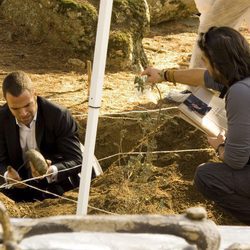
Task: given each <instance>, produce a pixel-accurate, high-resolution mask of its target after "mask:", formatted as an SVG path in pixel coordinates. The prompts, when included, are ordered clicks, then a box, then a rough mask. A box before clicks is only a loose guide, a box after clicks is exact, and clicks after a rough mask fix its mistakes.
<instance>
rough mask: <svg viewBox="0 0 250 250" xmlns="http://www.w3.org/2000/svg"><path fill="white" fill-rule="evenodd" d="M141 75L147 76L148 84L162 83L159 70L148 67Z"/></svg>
mask: <svg viewBox="0 0 250 250" xmlns="http://www.w3.org/2000/svg"><path fill="white" fill-rule="evenodd" d="M141 74H142V75H147V76H148V82H150V83H160V82H162V81H163V79H162V76H161V70H160V69H156V68H152V67H148V68H146V69H145V70H144V71H143V72H142V73H141Z"/></svg>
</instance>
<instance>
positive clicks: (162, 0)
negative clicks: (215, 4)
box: [147, 0, 206, 25]
mask: <svg viewBox="0 0 250 250" xmlns="http://www.w3.org/2000/svg"><path fill="white" fill-rule="evenodd" d="M204 1H206V0H204ZM147 2H148V5H149V9H150V17H151V24H153V25H154V24H158V23H162V22H166V21H170V20H177V19H179V18H184V17H188V16H190V15H191V14H196V13H197V12H198V11H197V9H196V6H195V2H194V0H147Z"/></svg>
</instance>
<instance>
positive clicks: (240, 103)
mask: <svg viewBox="0 0 250 250" xmlns="http://www.w3.org/2000/svg"><path fill="white" fill-rule="evenodd" d="M204 81H205V86H206V87H207V88H211V89H214V90H219V91H220V90H221V89H222V88H223V85H222V84H218V83H217V82H215V81H214V80H213V78H212V77H211V76H210V75H209V73H208V71H206V72H205V75H204ZM225 102H226V104H225V107H226V113H227V122H228V124H227V125H228V131H227V135H226V138H227V139H226V143H225V153H224V162H225V163H226V164H227V165H229V166H230V167H231V168H234V169H241V168H243V167H244V166H245V165H246V164H247V162H248V160H249V158H250V77H247V78H245V79H243V80H241V81H238V82H236V83H235V84H233V85H232V86H231V87H230V88H229V90H228V92H227V94H226V97H225Z"/></svg>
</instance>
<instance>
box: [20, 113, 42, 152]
mask: <svg viewBox="0 0 250 250" xmlns="http://www.w3.org/2000/svg"><path fill="white" fill-rule="evenodd" d="M36 117H37V113H36V114H35V116H34V118H33V120H32V122H31V123H30V126H29V127H27V126H26V125H24V124H22V123H20V122H18V121H17V119H16V124H17V125H18V126H19V140H20V145H21V148H22V153H23V156H24V153H25V152H26V151H27V150H28V149H37V143H36Z"/></svg>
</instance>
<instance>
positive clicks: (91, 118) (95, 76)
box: [76, 0, 113, 215]
mask: <svg viewBox="0 0 250 250" xmlns="http://www.w3.org/2000/svg"><path fill="white" fill-rule="evenodd" d="M112 5H113V0H101V1H100V8H99V16H98V25H97V33H96V43H95V52H94V62H93V71H92V77H91V85H90V95H89V108H88V120H87V129H86V137H85V143H84V146H85V150H84V153H83V163H82V171H81V181H80V187H79V194H78V202H77V211H76V214H77V215H86V214H87V208H88V200H89V190H90V182H91V172H92V165H93V160H94V151H95V141H96V131H97V124H98V115H99V109H100V106H101V99H102V86H103V80H104V72H105V65H106V57H107V48H108V38H109V30H110V20H111V14H112Z"/></svg>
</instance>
